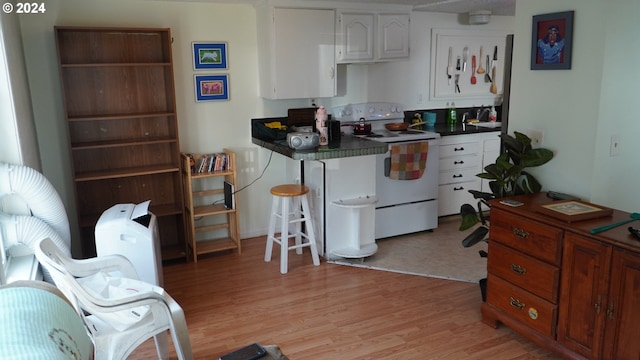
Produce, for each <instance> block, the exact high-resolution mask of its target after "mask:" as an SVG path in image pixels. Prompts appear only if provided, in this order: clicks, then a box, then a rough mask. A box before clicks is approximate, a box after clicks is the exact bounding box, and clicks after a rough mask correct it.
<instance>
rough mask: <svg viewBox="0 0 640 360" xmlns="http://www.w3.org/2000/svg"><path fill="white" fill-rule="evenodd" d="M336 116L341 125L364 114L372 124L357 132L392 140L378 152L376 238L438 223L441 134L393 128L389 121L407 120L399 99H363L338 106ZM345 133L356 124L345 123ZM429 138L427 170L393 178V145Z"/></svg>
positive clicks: (371, 138) (378, 138)
mask: <svg viewBox="0 0 640 360" xmlns="http://www.w3.org/2000/svg"><path fill="white" fill-rule="evenodd" d="M332 114H333V117H334V119H336V120H339V121H340V122H341V125H349V124H357V123H360V122H361V121H362V120H361V118H364V121H365V122H366V123H367V124H370V125H371V132H370V133H369V134H366V135H355V136H359V137H364V138H367V139H370V140H373V141H380V142H385V143H388V144H389V151H387V153H385V154H380V155H377V156H376V171H375V173H376V176H375V180H376V194H375V195H376V196H377V198H378V202H377V204H376V211H375V238H376V239H380V238H386V237H391V236H397V235H403V234H408V233H412V232H418V231H424V230H431V229H434V228H437V227H438V181H439V174H438V172H439V152H440V149H439V147H440V134H438V133H436V132H431V131H422V130H413V129H408V130H404V131H390V130H387V129H386V128H385V124H387V123H396V122H404V111H403V108H402V105H400V104H396V103H384V102H374V103H360V104H349V105H345V106H340V107H335V108H333V109H332ZM342 128H343V129H344V130H345V131H344V132H345V136H346V134H349V133H351V132H352V130H353V127H351V126H343V127H342ZM422 141H427V142H428V143H429V148H428V153H427V163H426V170H425V172H424V173H423V175H422V177H420V178H419V179H415V180H394V179H390V178H389V177H388V175H386V171H385V168H388V167H389V163H390V153H391V151H390V150H391V147H392V146H393V145H395V144H406V143H412V142H422Z"/></svg>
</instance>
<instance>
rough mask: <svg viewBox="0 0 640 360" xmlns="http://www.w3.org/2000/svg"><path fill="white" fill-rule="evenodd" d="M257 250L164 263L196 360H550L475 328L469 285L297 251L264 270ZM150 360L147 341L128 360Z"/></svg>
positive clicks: (252, 243)
mask: <svg viewBox="0 0 640 360" xmlns="http://www.w3.org/2000/svg"><path fill="white" fill-rule="evenodd" d="M264 244H265V240H264V237H262V238H254V239H247V240H244V241H243V246H242V249H243V251H242V254H240V255H238V254H236V253H224V254H213V255H210V256H206V257H200V258H199V260H198V263H197V264H194V263H193V262H189V263H176V264H165V266H164V287H165V289H166V290H167V291H168V292H169V294H171V296H173V297H174V298H175V299H176V300H177V301H178V303H180V305H181V306H182V308H183V309H184V312H185V314H186V318H187V324H188V327H189V334H190V337H191V345H192V348H193V353H194V356H195V358H196V359H214V360H215V359H218V357H219V356H220V355H221V354H224V353H227V352H229V351H231V350H234V349H236V348H240V347H242V346H244V345H247V344H250V343H253V342H258V343H260V344H263V345H269V344H277V345H279V346H280V348H281V350H282V351H283V353H285V354H286V355H288V356H289V358H290V359H291V360H303V359H451V360H459V359H472V360H473V359H492V360H502V359H559V358H558V357H556V356H554V355H552V354H550V353H548V352H547V351H545V350H542V349H541V348H539V347H538V346H536V345H534V344H533V343H531V342H529V341H527V340H525V339H524V338H522V337H521V336H519V335H517V334H515V333H514V332H512V331H511V330H510V329H508V328H506V327H504V326H501V327H499V328H498V329H493V328H491V327H489V326H487V325H485V324H484V323H482V322H481V320H480V310H479V307H480V304H481V302H482V300H481V295H480V290H479V286H478V285H477V284H474V283H466V282H457V281H452V280H442V279H433V278H427V277H421V276H414V275H404V274H397V273H390V272H384V271H377V270H369V269H362V268H355V267H349V266H341V265H335V264H329V263H326V262H325V261H322V263H321V265H320V266H317V267H316V266H313V264H312V262H311V255H310V254H309V253H308V252H307V251H305V253H304V254H303V255H302V256H298V255H296V254H295V252H290V253H289V272H288V274H286V275H281V274H280V272H279V253H278V251H274V254H273V259H272V261H271V262H270V263H265V262H264V260H263V257H264ZM275 248H276V249H277V246H275ZM276 249H274V250H276ZM305 250H308V249H305ZM171 351H172V354H171V356H172V357H171V358H172V359H175V358H177V357H176V355H175V351H174V349H173V346H171ZM151 358H155V348H154V345H153V341H152V340H149V341H147V342H145V343H144V344H143V345H142V346H141V347H139V348H138V349H137V350H136V351H135V352H134V354H133V355H132V356H131V357H130V359H151Z"/></svg>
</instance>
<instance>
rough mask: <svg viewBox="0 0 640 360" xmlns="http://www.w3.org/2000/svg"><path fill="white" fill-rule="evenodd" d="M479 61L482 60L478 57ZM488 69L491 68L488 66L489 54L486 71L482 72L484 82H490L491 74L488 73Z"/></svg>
mask: <svg viewBox="0 0 640 360" xmlns="http://www.w3.org/2000/svg"><path fill="white" fill-rule="evenodd" d="M480 61H482V59H480ZM489 69H491V68H490V67H489V55H487V72H486V73H485V74H484V82H486V83H490V82H491V76H490V75H489Z"/></svg>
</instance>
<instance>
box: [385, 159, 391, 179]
mask: <svg viewBox="0 0 640 360" xmlns="http://www.w3.org/2000/svg"><path fill="white" fill-rule="evenodd" d="M390 173H391V158H390V157H386V158H384V176H385V177H389V174H390Z"/></svg>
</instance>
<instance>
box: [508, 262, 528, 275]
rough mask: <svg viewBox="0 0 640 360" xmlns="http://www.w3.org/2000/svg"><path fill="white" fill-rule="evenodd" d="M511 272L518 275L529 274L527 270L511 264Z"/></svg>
mask: <svg viewBox="0 0 640 360" xmlns="http://www.w3.org/2000/svg"><path fill="white" fill-rule="evenodd" d="M511 271H513V272H514V273H516V274H518V275H524V274H526V273H527V268H525V267H523V266H521V265H518V264H511Z"/></svg>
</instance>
